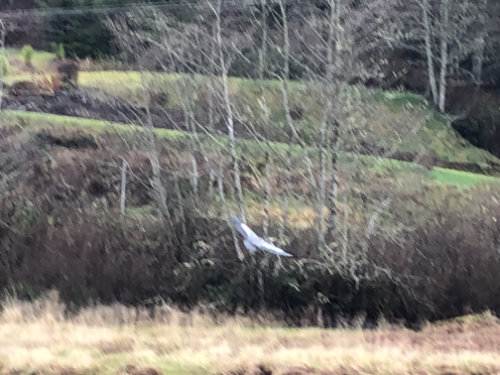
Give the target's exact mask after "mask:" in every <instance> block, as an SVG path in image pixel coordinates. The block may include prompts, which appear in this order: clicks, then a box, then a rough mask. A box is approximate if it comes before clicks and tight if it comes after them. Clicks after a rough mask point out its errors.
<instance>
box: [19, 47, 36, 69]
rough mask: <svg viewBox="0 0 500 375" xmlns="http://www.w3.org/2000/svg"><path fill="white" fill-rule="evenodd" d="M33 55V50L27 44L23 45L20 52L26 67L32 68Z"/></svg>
mask: <svg viewBox="0 0 500 375" xmlns="http://www.w3.org/2000/svg"><path fill="white" fill-rule="evenodd" d="M34 54H35V50H34V49H33V47H31V46H30V45H29V44H27V45H25V46H24V47H23V49H22V50H21V58H22V59H23V60H24V63H25V64H26V65H28V66H32V63H33V55H34Z"/></svg>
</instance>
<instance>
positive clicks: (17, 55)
mask: <svg viewBox="0 0 500 375" xmlns="http://www.w3.org/2000/svg"><path fill="white" fill-rule="evenodd" d="M5 55H6V57H7V58H8V59H9V61H10V62H11V63H12V64H13V65H14V66H16V67H17V72H16V73H17V74H16V75H17V76H18V77H20V76H19V73H21V71H22V69H24V68H25V66H24V65H25V64H24V61H23V58H22V56H21V51H20V50H19V49H16V48H6V49H5ZM55 59H56V55H55V54H53V53H52V52H47V51H41V50H34V52H33V57H32V59H31V64H32V65H33V69H34V70H38V71H48V70H49V67H50V64H51V63H52V62H53V61H54V60H55ZM21 76H22V73H21ZM18 79H19V78H18Z"/></svg>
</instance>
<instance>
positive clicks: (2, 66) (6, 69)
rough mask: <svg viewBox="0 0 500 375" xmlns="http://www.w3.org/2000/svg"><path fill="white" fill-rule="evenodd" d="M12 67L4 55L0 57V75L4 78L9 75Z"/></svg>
mask: <svg viewBox="0 0 500 375" xmlns="http://www.w3.org/2000/svg"><path fill="white" fill-rule="evenodd" d="M11 69H12V67H11V66H10V63H9V60H8V59H7V57H6V56H5V55H0V74H1V75H3V76H6V75H7V74H9V73H10V70H11Z"/></svg>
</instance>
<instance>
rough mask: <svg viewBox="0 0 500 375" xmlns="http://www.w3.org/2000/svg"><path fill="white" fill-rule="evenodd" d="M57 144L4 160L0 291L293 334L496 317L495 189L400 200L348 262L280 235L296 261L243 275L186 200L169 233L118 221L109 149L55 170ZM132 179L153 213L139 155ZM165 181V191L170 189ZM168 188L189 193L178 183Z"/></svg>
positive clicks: (342, 255) (138, 199)
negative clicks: (280, 323)
mask: <svg viewBox="0 0 500 375" xmlns="http://www.w3.org/2000/svg"><path fill="white" fill-rule="evenodd" d="M5 136H7V135H5ZM46 138H47V137H45V138H43V140H46ZM63 138H64V137H63V136H57V137H56V136H54V135H53V136H50V140H53V139H63ZM54 144H55V145H58V146H57V147H61V146H65V144H64V143H61V142H59V143H57V142H56V143H54V142H52V143H51V142H48V143H47V142H45V143H44V144H43V145H41V144H40V139H39V137H38V138H35V139H33V140H32V141H30V142H29V143H28V144H26V145H24V146H23V148H22V149H16V148H15V146H9V145H3V146H2V147H3V149H2V150H1V151H2V152H1V153H0V158H2V160H0V162H1V163H0V165H1V166H2V173H3V174H4V175H5V176H13V178H11V179H7V180H5V181H6V186H5V189H4V190H2V191H1V193H0V213H1V217H2V226H0V259H2V262H1V263H0V288H2V289H4V288H14V289H16V290H17V292H18V294H19V295H21V296H25V297H33V296H36V295H37V294H39V293H40V292H42V291H44V290H47V289H53V288H55V289H57V290H59V291H60V292H61V295H62V297H63V298H64V299H65V301H66V302H69V303H72V304H73V305H75V304H76V306H78V305H82V304H86V303H88V302H90V301H100V302H113V301H117V300H118V301H120V302H123V303H127V304H146V305H147V304H151V303H154V301H155V300H158V297H161V299H163V300H167V301H172V302H174V303H177V304H179V305H182V306H186V307H192V306H194V305H197V304H199V303H209V304H211V305H212V306H214V307H216V308H218V309H220V310H223V311H228V312H234V311H235V310H237V309H240V308H242V309H244V310H245V311H247V312H256V311H269V312H273V313H276V314H278V315H279V316H282V317H285V318H286V319H287V320H288V321H289V322H290V323H295V324H300V323H301V322H304V316H305V317H307V318H308V319H309V322H313V323H315V322H317V320H318V319H319V320H320V321H322V322H324V323H325V324H327V325H328V324H334V322H335V319H336V318H337V317H347V318H349V317H353V316H356V315H359V314H366V317H367V321H374V320H376V319H377V318H378V317H380V316H381V315H383V316H385V317H386V318H387V319H389V320H391V321H397V320H401V319H402V320H405V321H407V322H418V321H420V320H424V319H438V318H445V317H449V316H453V315H457V314H461V313H464V312H468V311H479V310H483V309H485V308H490V309H492V310H493V311H496V312H500V302H499V301H500V279H499V278H498V271H499V270H500V255H499V253H498V247H499V244H500V220H498V219H499V218H500V205H499V204H498V202H499V201H500V190H499V189H498V188H496V189H495V188H492V187H480V188H477V189H476V190H475V191H474V192H473V194H463V193H461V192H460V191H458V190H456V189H454V188H444V187H433V188H431V187H423V188H422V189H413V188H412V187H408V188H407V189H408V190H402V191H399V192H398V194H397V197H396V198H395V199H394V201H393V203H392V205H391V209H390V212H389V216H390V217H392V220H393V221H394V223H397V225H396V224H394V226H395V227H397V228H391V226H389V227H387V228H388V229H387V230H379V231H376V232H374V233H373V235H372V237H371V239H370V240H369V241H368V242H366V243H365V239H366V237H365V227H364V226H363V225H352V226H351V228H350V229H349V238H350V241H349V246H348V251H346V249H342V248H341V247H339V248H335V249H334V250H333V252H331V253H319V252H318V251H317V250H316V249H317V243H316V235H315V233H314V232H313V231H311V230H297V229H295V230H293V231H292V230H289V231H287V236H288V237H289V238H290V239H291V242H290V244H289V248H290V249H293V251H292V252H293V253H294V254H295V255H296V256H295V257H294V258H292V259H284V260H283V261H282V264H280V263H278V262H277V260H276V258H275V257H270V256H269V254H266V253H260V252H258V253H256V254H255V255H253V256H247V257H246V258H245V260H244V261H243V262H240V261H239V260H238V259H237V257H236V254H235V252H234V246H233V243H232V238H231V231H230V229H229V228H228V227H227V224H226V222H225V221H223V220H216V219H203V218H201V217H200V216H199V214H198V213H196V211H194V210H193V209H192V208H191V207H192V206H191V205H190V204H189V203H188V202H189V200H188V199H186V200H185V202H184V203H182V204H183V205H184V217H185V220H184V221H180V220H179V218H178V215H177V214H176V212H177V210H176V208H175V207H177V206H178V204H179V202H177V201H176V198H172V197H171V198H170V201H169V203H170V204H171V207H172V214H173V227H171V228H168V227H166V224H164V223H163V222H162V221H160V220H158V218H157V216H156V215H155V214H154V209H153V211H152V212H151V213H148V212H145V213H137V214H135V215H126V216H124V217H120V216H119V215H117V210H118V208H117V206H118V205H117V202H118V196H119V185H120V174H119V168H118V167H113V165H114V164H116V165H120V163H117V162H116V161H115V160H114V158H115V157H114V156H113V154H114V152H112V153H109V154H108V153H107V151H106V149H107V148H108V147H109V145H108V146H107V147H106V149H99V148H98V149H95V147H94V146H92V147H90V148H80V149H79V151H75V152H74V153H69V151H68V152H62V151H59V152H55V151H51V152H50V153H51V154H52V155H54V156H55V157H57V160H53V159H52V158H49V157H48V156H47V155H48V154H46V153H44V152H42V151H41V150H40V147H41V146H42V147H45V148H47V147H54ZM16 150H17V151H16ZM57 155H59V156H57ZM130 165H131V168H132V169H133V170H134V171H135V174H133V175H131V176H130V179H129V183H128V198H127V199H128V200H127V204H129V205H130V207H133V206H143V205H145V204H148V203H149V204H151V197H150V193H149V189H148V184H147V183H146V184H145V181H147V179H148V176H149V175H150V167H149V163H148V161H147V158H145V157H140V155H136V156H135V157H134V158H133V159H131V160H130ZM19 171H22V173H21V174H18V173H19ZM16 176H17V177H16ZM165 181H167V185H168V184H170V183H171V179H170V178H169V177H168V175H167V176H165ZM179 183H180V185H181V187H182V186H189V180H188V179H186V181H184V180H181V181H179ZM167 187H168V189H169V191H173V187H172V186H167ZM412 189H413V190H412ZM181 190H182V191H184V192H185V193H184V194H189V193H188V192H189V188H185V189H181ZM340 220H342V219H340ZM276 229H277V228H274V227H272V228H271V230H272V231H276ZM394 230H396V231H397V232H394ZM318 317H321V318H318Z"/></svg>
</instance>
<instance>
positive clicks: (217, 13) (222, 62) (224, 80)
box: [212, 0, 246, 222]
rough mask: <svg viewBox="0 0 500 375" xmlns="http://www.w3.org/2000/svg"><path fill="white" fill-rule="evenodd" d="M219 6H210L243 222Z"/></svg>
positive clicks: (238, 200) (235, 180)
mask: <svg viewBox="0 0 500 375" xmlns="http://www.w3.org/2000/svg"><path fill="white" fill-rule="evenodd" d="M220 8H221V0H218V1H217V9H214V8H213V7H212V11H214V13H215V17H216V28H217V35H216V37H217V45H218V48H219V64H220V70H221V76H222V86H223V95H224V104H225V107H226V115H227V118H226V124H227V132H228V135H229V144H230V149H231V151H230V152H231V162H232V165H233V174H234V188H235V191H236V200H237V202H238V206H239V209H240V215H241V220H242V221H243V222H245V221H246V219H245V210H244V207H243V191H242V188H241V179H240V170H239V163H238V156H237V154H236V146H235V143H236V142H235V137H234V120H233V111H232V108H231V100H230V98H229V85H228V78H227V69H226V63H225V60H224V52H223V49H222V31H221V25H220V23H221V22H220Z"/></svg>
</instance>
